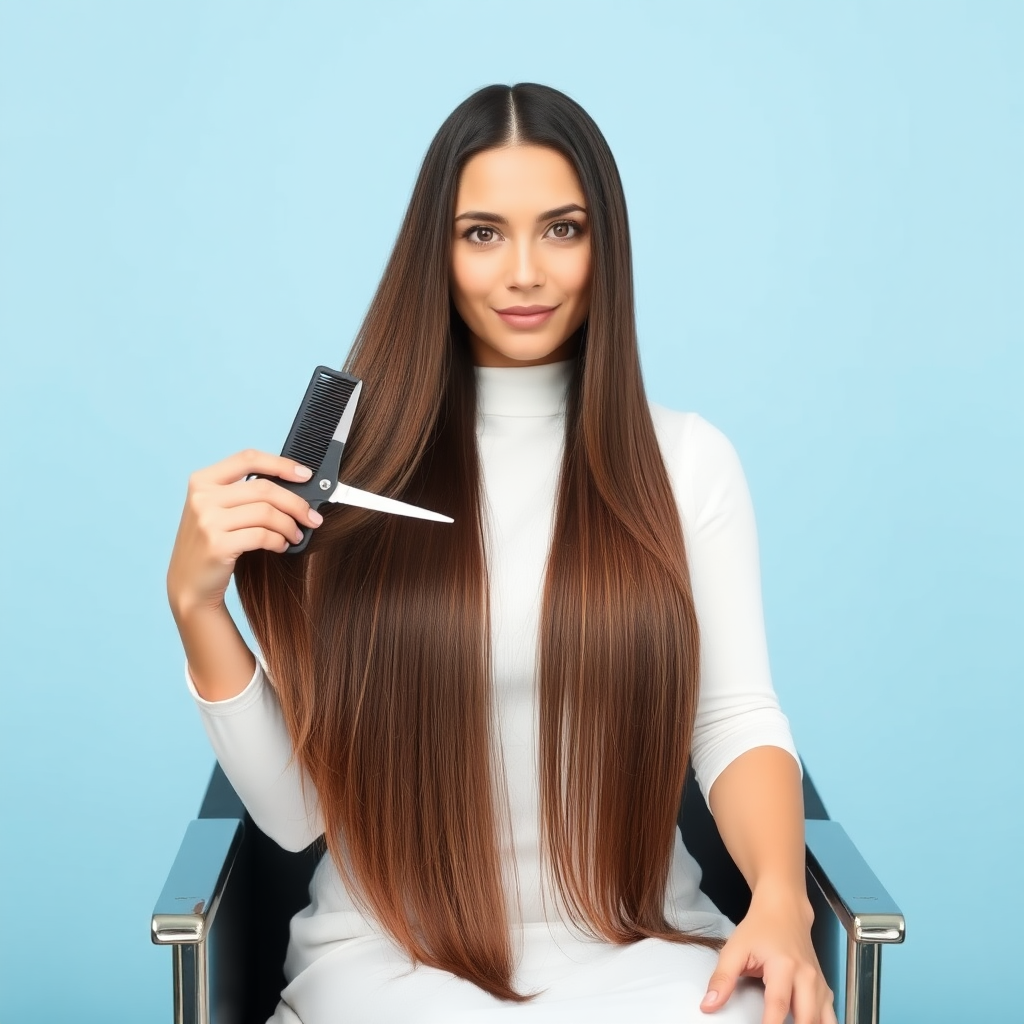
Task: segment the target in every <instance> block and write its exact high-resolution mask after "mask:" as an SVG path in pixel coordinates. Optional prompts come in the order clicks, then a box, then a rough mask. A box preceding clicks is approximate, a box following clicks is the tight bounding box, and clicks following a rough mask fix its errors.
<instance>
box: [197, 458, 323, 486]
mask: <svg viewBox="0 0 1024 1024" xmlns="http://www.w3.org/2000/svg"><path fill="white" fill-rule="evenodd" d="M253 473H262V474H264V475H265V476H276V477H279V478H280V479H282V480H298V481H303V480H308V479H309V478H310V477H311V476H312V475H313V470H312V469H310V468H309V467H308V466H303V465H301V463H298V462H296V461H295V460H294V459H286V458H285V457H284V456H283V455H271V454H270V453H269V452H261V451H258V450H257V449H255V448H246V450H245V451H242V452H236V453H235V454H234V455H229V456H228V457H227V458H226V459H222V460H221V461H220V462H215V463H214V464H213V465H212V466H207V467H206V469H200V470H199V471H198V472H196V473H193V474H192V480H191V483H192V484H193V485H198V486H207V487H208V486H210V485H211V484H231V483H234V482H235V481H236V480H241V479H243V478H244V477H247V476H250V475H251V474H253Z"/></svg>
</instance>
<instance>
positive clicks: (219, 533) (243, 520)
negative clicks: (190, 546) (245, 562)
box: [210, 501, 302, 554]
mask: <svg viewBox="0 0 1024 1024" xmlns="http://www.w3.org/2000/svg"><path fill="white" fill-rule="evenodd" d="M211 519H212V520H213V521H212V522H211V527H210V534H211V538H212V539H213V540H214V543H217V540H216V539H217V538H222V541H221V543H225V544H227V546H228V549H229V550H228V551H226V552H223V553H224V554H229V553H230V551H231V550H234V549H235V548H237V544H238V539H239V538H238V537H237V536H236V534H238V533H239V532H240V531H244V530H249V529H253V528H261V529H264V530H267V531H269V532H270V533H273V534H275V535H276V536H278V537H281V538H283V539H285V540H287V541H288V543H289V544H298V542H299V541H300V540H302V530H300V529H299V527H298V526H296V524H295V520H294V519H293V518H292V517H291V516H290V515H288V514H287V513H285V512H282V511H281V510H280V509H278V508H276V507H275V506H273V505H271V504H270V503H269V502H266V501H253V502H248V503H247V504H245V505H236V506H234V507H232V508H222V509H219V510H218V512H217V514H216V516H213V517H211ZM277 546H278V545H277V543H276V541H275V542H274V549H275V550H276V548H277ZM246 550H249V549H248V548H238V549H237V554H241V553H242V551H246Z"/></svg>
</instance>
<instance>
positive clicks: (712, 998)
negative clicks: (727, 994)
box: [704, 989, 718, 1006]
mask: <svg viewBox="0 0 1024 1024" xmlns="http://www.w3.org/2000/svg"><path fill="white" fill-rule="evenodd" d="M717 1002H718V993H717V992H716V991H715V990H714V989H712V990H711V991H710V992H708V994H707V995H706V996H705V997H704V1005H705V1006H712V1005H713V1004H714V1003H717Z"/></svg>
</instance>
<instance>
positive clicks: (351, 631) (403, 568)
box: [236, 84, 720, 1000]
mask: <svg viewBox="0 0 1024 1024" xmlns="http://www.w3.org/2000/svg"><path fill="white" fill-rule="evenodd" d="M509 145H534V146H544V147H548V148H550V149H553V150H555V151H556V152H558V153H560V154H562V155H563V156H564V157H565V158H566V159H567V160H568V161H569V163H570V164H571V165H572V166H573V168H574V169H575V171H576V174H577V175H578V177H579V181H580V184H581V186H582V190H583V194H584V196H585V199H586V204H587V210H588V214H589V221H590V232H591V254H592V255H591V274H592V278H591V292H590V293H591V299H590V306H589V310H588V314H587V319H586V322H585V323H584V325H583V327H582V328H581V330H580V336H579V344H578V355H577V360H576V367H575V370H574V374H573V378H572V381H571V384H570V389H569V396H568V404H567V410H566V436H565V447H564V456H563V463H562V467H561V474H560V481H559V486H558V492H557V498H556V509H555V520H554V526H553V535H552V542H551V549H550V552H549V555H548V562H547V569H546V577H545V581H544V593H543V603H542V610H541V624H540V637H539V655H538V700H539V765H538V772H539V791H540V806H541V843H542V850H543V854H544V858H545V863H546V864H547V867H548V871H549V876H550V878H551V879H552V881H553V883H554V885H555V888H556V893H557V897H558V899H559V903H560V912H562V913H563V914H564V915H566V916H567V917H568V919H569V920H571V921H572V922H573V923H574V924H575V925H576V926H578V927H579V928H581V929H583V930H585V931H586V932H588V933H589V934H592V935H593V936H596V937H598V938H600V939H603V940H605V941H609V942H614V943H631V942H636V941H638V940H640V939H643V938H648V937H656V938H661V939H667V940H669V941H673V942H692V943H697V944H700V945H704V946H718V945H720V942H718V940H715V939H713V938H709V937H706V936H702V935H691V934H687V933H685V932H682V931H680V930H679V929H677V928H675V927H674V926H673V925H672V924H671V923H670V922H669V921H668V920H667V919H666V916H665V896H666V887H667V879H668V872H669V868H670V863H671V857H672V849H673V841H674V835H675V828H676V814H677V811H678V808H679V803H680V798H681V795H682V789H683V782H684V778H685V772H686V767H687V761H688V758H689V746H690V737H691V734H692V732H693V722H694V716H695V712H696V701H697V687H698V674H699V644H698V629H697V620H696V616H695V613H694V607H693V598H692V594H691V589H690V579H689V572H688V569H687V562H686V554H685V549H684V544H683V533H682V527H681V524H680V519H679V513H678V510H677V507H676V504H675V501H674V499H673V495H672V490H671V487H670V484H669V478H668V473H667V471H666V469H665V465H664V462H663V460H662V456H661V452H660V450H659V447H658V442H657V438H656V436H655V432H654V426H653V423H652V420H651V415H650V410H649V406H648V403H647V399H646V396H645V393H644V388H643V382H642V377H641V371H640V361H639V354H638V349H637V340H636V325H635V318H634V312H633V282H632V265H631V255H630V242H629V225H628V221H627V216H626V204H625V199H624V196H623V190H622V184H621V181H620V178H619V174H618V170H617V168H616V166H615V161H614V159H613V157H612V154H611V151H610V149H609V147H608V145H607V143H606V141H605V139H604V137H603V136H602V135H601V132H600V131H599V129H598V128H597V126H596V124H595V123H594V122H593V120H592V119H591V118H590V117H589V115H588V114H587V113H586V112H585V111H584V110H583V109H582V107H580V106H579V105H578V104H577V103H575V102H574V101H573V100H571V99H570V98H569V97H567V96H565V95H564V94H563V93H560V92H558V91H556V90H554V89H550V88H547V87H545V86H540V85H534V84H520V85H516V86H512V87H508V86H490V87H487V88H485V89H481V90H480V91H479V92H477V93H474V94H473V95H472V96H470V97H469V98H468V99H467V100H466V101H465V102H463V103H462V104H461V105H460V106H459V107H458V108H457V109H456V110H455V111H454V112H453V113H452V114H451V115H450V116H449V117H448V119H447V120H446V121H445V122H444V124H443V125H442V126H441V128H440V130H439V131H438V133H437V135H436V136H435V138H434V139H433V141H432V142H431V144H430V147H429V149H428V151H427V154H426V156H425V158H424V161H423V165H422V167H421V169H420V172H419V176H418V178H417V180H416V184H415V186H414V188H413V193H412V197H411V200H410V203H409V207H408V210H407V212H406V214H405V218H404V221H403V224H402V227H401V229H400V232H399V235H398V239H397V241H396V243H395V246H394V249H393V251H392V253H391V256H390V259H389V260H388V263H387V267H386V269H385V271H384V274H383V277H382V279H381V282H380V285H379V287H378V289H377V292H376V294H375V296H374V298H373V301H372V303H371V305H370V308H369V310H368V312H367V315H366V318H365V320H364V322H363V324H362V327H361V329H360V331H359V334H358V335H357V338H356V341H355V344H354V346H353V349H352V352H351V355H350V357H349V359H348V361H347V363H346V369H348V370H349V371H350V372H352V373H354V374H355V375H357V376H359V377H361V378H362V379H363V381H364V399H363V402H362V403H361V406H360V411H359V416H358V417H357V420H356V423H355V425H354V428H353V432H352V436H351V439H350V442H349V446H348V448H347V451H346V457H345V479H346V481H347V482H349V483H351V484H353V485H355V486H357V487H363V488H366V489H369V490H371V491H375V492H378V493H383V494H388V495H392V496H395V497H398V498H400V499H402V500H404V501H409V502H412V503H414V504H417V505H423V506H426V507H428V508H434V509H437V510H438V511H442V512H445V513H447V514H448V515H450V516H452V517H454V520H455V522H454V524H453V525H452V526H443V527H439V526H437V525H436V524H431V523H424V522H421V521H419V520H415V519H408V518H405V517H401V516H385V515H379V514H374V513H369V512H366V511H364V510H360V509H357V508H353V507H349V506H332V507H331V508H329V509H325V510H324V511H325V519H324V523H323V525H322V526H321V527H320V528H319V529H318V530H317V532H316V534H315V537H314V540H313V542H312V543H311V544H310V546H309V548H308V549H307V550H306V552H305V553H303V554H302V555H299V556H280V555H277V554H273V553H270V552H263V551H260V552H252V553H250V554H247V555H244V556H243V557H242V558H241V559H240V560H239V563H238V566H237V569H236V578H237V582H238V589H239V593H240V595H241V599H242V604H243V607H244V609H245V611H246V614H247V615H248V617H249V621H250V623H251V625H252V628H253V632H254V634H255V636H256V638H257V640H258V642H259V644H260V647H261V648H262V651H263V653H264V656H265V658H266V661H267V664H268V667H269V670H270V676H271V679H272V681H273V685H274V687H275V689H276V692H277V695H278V697H279V699H280V702H281V707H282V709H283V713H284V718H285V721H286V723H287V727H288V730H289V733H290V736H291V740H292V743H293V746H294V751H295V756H296V758H297V759H298V762H299V764H300V765H301V767H302V769H303V770H304V773H305V775H306V777H307V778H308V779H309V781H310V782H311V783H312V785H313V786H315V788H316V791H317V795H318V797H319V802H320V806H321V809H322V813H323V820H324V826H325V834H324V835H325V840H326V845H327V849H328V851H329V852H330V855H331V856H332V857H333V858H334V861H335V863H336V865H337V867H338V870H339V873H340V874H341V876H342V878H343V879H344V880H345V883H346V885H347V886H348V888H349V890H350V891H351V892H352V893H353V896H354V898H355V899H356V900H357V901H358V902H359V904H360V905H361V906H362V908H363V909H364V911H365V912H367V913H368V914H370V915H371V916H372V917H373V918H375V919H376V921H377V922H378V923H379V924H380V925H381V926H382V927H383V928H384V929H385V930H386V931H387V932H388V933H389V934H390V935H391V936H392V938H393V939H394V940H395V942H397V943H398V944H399V945H400V946H401V947H403V948H404V949H405V951H406V952H407V953H408V955H409V957H410V958H411V960H412V961H413V962H414V963H422V964H429V965H431V966H433V967H437V968H441V969H443V970H446V971H450V972H452V973H453V974H455V975H458V976H459V977H462V978H465V979H467V980H469V981H471V982H473V983H474V984H476V985H478V986H479V987H480V988H482V989H484V990H486V991H487V992H490V993H491V994H493V995H495V996H497V997H499V998H502V999H508V1000H522V999H525V998H528V995H526V994H523V993H520V992H518V991H516V989H515V986H514V983H513V978H514V974H515V954H514V949H513V943H512V939H511V934H510V928H509V907H508V904H507V896H506V889H505V884H504V879H503V874H502V865H501V860H500V856H499V835H500V830H501V829H502V827H504V826H505V824H506V823H507V808H506V807H505V806H504V804H503V800H502V797H501V796H500V794H501V793H502V792H503V788H502V780H501V777H500V754H499V753H498V752H496V750H495V736H494V734H493V723H492V684H491V678H490V624H489V613H488V609H489V596H488V583H487V565H486V558H485V548H484V519H483V511H482V501H481V474H480V464H479V457H478V453H477V445H476V422H477V410H476V393H475V382H474V374H473V365H472V359H471V356H470V351H469V346H468V341H467V336H466V328H465V325H464V324H463V323H462V321H461V319H460V317H459V316H458V314H457V313H456V312H455V310H454V307H453V305H452V302H451V298H450V265H451V238H452V233H453V226H452V225H453V220H454V215H455V200H456V195H457V190H458V184H459V176H460V173H461V171H462V168H463V167H464V166H465V164H466V162H467V161H468V160H469V159H470V158H471V157H472V156H474V155H475V154H477V153H480V152H482V151H484V150H488V149H493V148H496V147H505V146H509Z"/></svg>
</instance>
